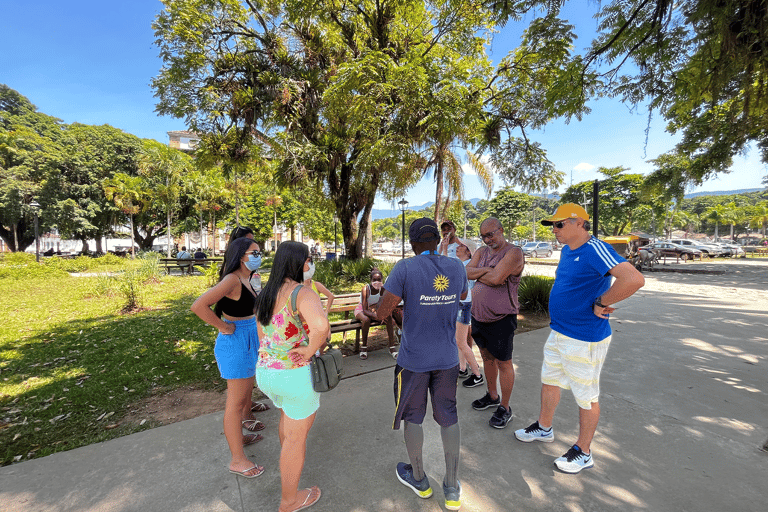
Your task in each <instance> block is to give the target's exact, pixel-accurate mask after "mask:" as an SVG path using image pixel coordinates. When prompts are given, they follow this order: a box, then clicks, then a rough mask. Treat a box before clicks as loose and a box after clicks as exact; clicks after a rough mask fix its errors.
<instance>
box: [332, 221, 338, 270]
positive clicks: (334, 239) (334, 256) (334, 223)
mask: <svg viewBox="0 0 768 512" xmlns="http://www.w3.org/2000/svg"><path fill="white" fill-rule="evenodd" d="M337 222H339V217H338V215H336V214H335V213H334V214H333V258H334V259H339V251H338V250H337V249H336V223H337Z"/></svg>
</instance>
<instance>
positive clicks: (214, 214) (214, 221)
mask: <svg viewBox="0 0 768 512" xmlns="http://www.w3.org/2000/svg"><path fill="white" fill-rule="evenodd" d="M211 216H212V217H213V219H212V221H211V231H213V255H214V256H216V210H213V213H212V214H211ZM261 250H262V251H263V250H264V246H262V247H261Z"/></svg>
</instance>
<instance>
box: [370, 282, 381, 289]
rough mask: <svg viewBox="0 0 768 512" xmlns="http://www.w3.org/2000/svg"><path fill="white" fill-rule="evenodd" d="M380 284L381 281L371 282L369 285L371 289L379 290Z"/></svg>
mask: <svg viewBox="0 0 768 512" xmlns="http://www.w3.org/2000/svg"><path fill="white" fill-rule="evenodd" d="M381 286H382V282H381V281H373V282H372V283H371V287H373V288H374V289H376V290H381Z"/></svg>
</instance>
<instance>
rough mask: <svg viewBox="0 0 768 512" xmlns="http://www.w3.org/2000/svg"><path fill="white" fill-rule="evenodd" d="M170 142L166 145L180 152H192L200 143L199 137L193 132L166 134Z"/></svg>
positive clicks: (184, 131) (182, 131)
mask: <svg viewBox="0 0 768 512" xmlns="http://www.w3.org/2000/svg"><path fill="white" fill-rule="evenodd" d="M168 137H169V139H170V141H169V142H168V145H169V146H170V147H172V148H174V149H180V150H182V151H194V149H195V148H196V147H197V144H198V143H199V142H200V136H199V135H198V134H196V133H195V132H190V131H187V130H181V131H175V132H168Z"/></svg>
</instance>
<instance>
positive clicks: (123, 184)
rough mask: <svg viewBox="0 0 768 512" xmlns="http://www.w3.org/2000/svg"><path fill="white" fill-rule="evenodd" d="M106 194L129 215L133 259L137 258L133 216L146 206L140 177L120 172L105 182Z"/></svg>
mask: <svg viewBox="0 0 768 512" xmlns="http://www.w3.org/2000/svg"><path fill="white" fill-rule="evenodd" d="M103 186H104V193H105V194H106V196H107V199H109V200H110V201H113V202H114V203H115V206H117V207H118V208H119V209H120V211H122V212H123V213H125V214H126V215H128V219H129V220H130V229H131V258H135V257H136V250H135V247H134V243H135V242H134V235H133V231H134V227H133V216H134V215H136V214H137V213H139V212H140V211H141V210H142V209H143V208H144V204H145V188H144V183H143V180H142V179H141V177H140V176H129V175H127V174H125V173H122V172H118V173H116V174H115V175H114V176H113V177H112V178H109V179H106V180H105V181H104V185H103Z"/></svg>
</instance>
